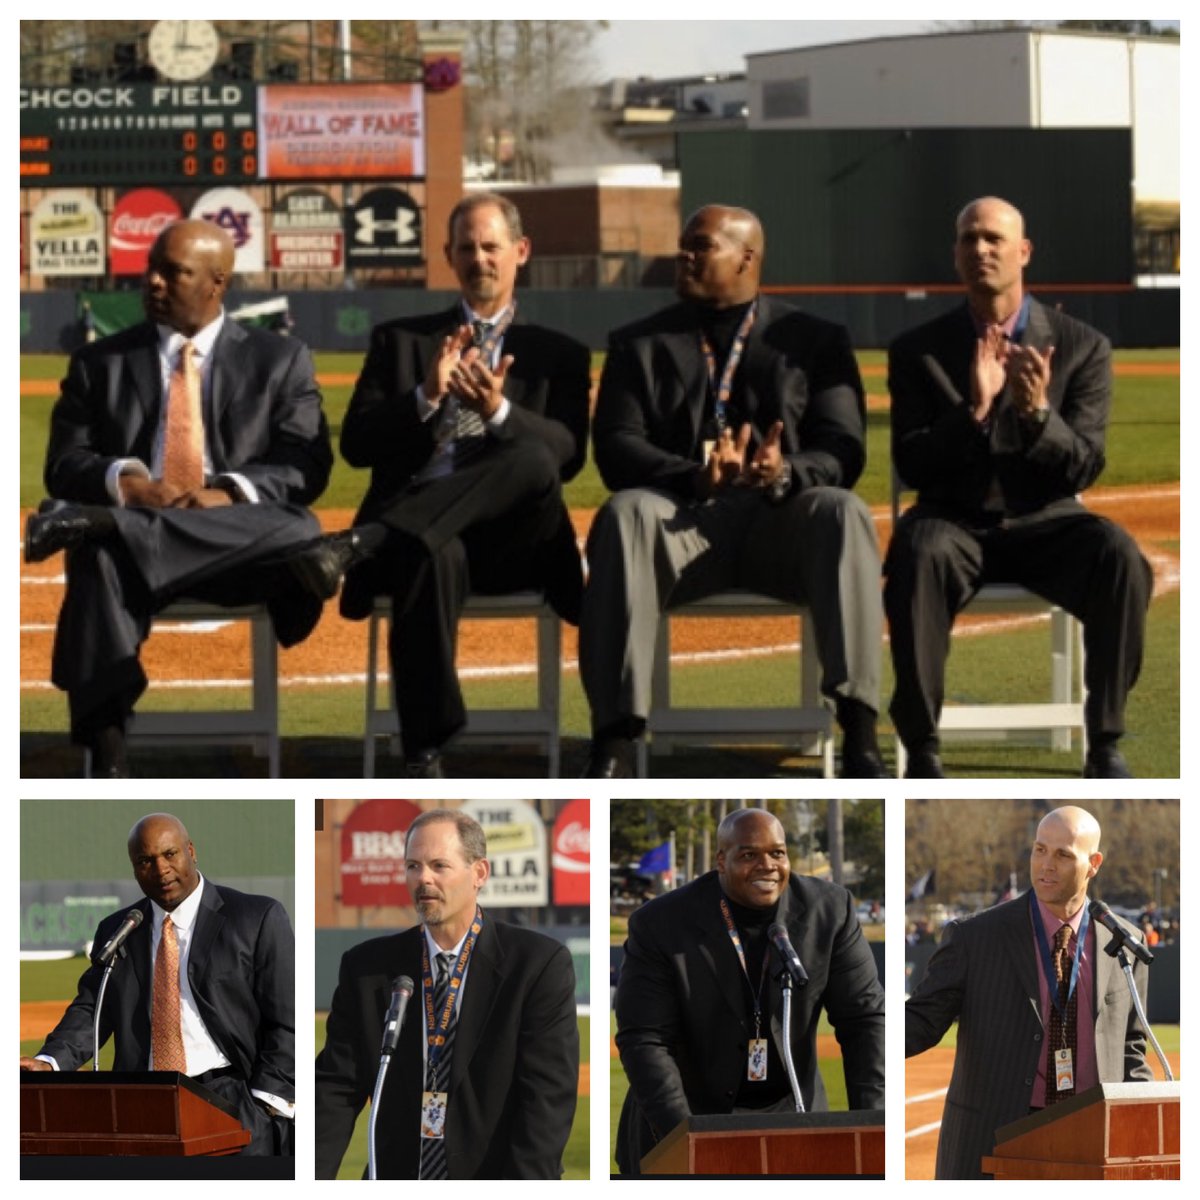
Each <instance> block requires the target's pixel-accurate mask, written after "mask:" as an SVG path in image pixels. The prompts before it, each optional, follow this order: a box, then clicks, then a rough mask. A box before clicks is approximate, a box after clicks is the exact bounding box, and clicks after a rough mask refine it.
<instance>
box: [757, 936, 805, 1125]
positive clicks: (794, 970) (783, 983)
mask: <svg viewBox="0 0 1200 1200" xmlns="http://www.w3.org/2000/svg"><path fill="white" fill-rule="evenodd" d="M767 937H768V938H770V940H771V945H772V946H774V947H775V953H776V954H778V955H779V961H780V962H781V963H782V964H783V970H782V971H780V973H779V986H780V988H781V989H782V991H783V1014H782V1018H781V1020H780V1032H781V1033H782V1034H783V1065H784V1066H785V1067H786V1068H787V1075H788V1083H790V1084H791V1086H792V1100H793V1102H794V1103H795V1106H796V1111H797V1112H798V1113H802V1112H804V1096H803V1095H802V1094H801V1092H800V1080H799V1079H797V1077H796V1064H795V1062H794V1061H793V1060H792V985H793V984H799V985H800V986H801V987H803V986H804V985H805V984H806V983H807V982H808V972H807V971H806V970H805V969H804V964H803V963H801V961H800V955H798V954H797V953H796V948H795V947H794V946H793V945H792V941H791V938H789V937H788V935H787V930H786V929H785V928H784V927H783V925H782V924H780V922H778V921H776V922H775V923H774V924H773V925H772V926H771V928H770V929H768V930H767Z"/></svg>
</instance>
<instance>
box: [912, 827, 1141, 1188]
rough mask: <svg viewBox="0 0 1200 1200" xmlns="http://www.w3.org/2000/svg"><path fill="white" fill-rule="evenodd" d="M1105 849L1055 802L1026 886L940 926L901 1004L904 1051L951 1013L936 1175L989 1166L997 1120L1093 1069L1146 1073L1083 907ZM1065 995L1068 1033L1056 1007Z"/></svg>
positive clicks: (1098, 1079)
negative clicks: (986, 1159) (953, 1029)
mask: <svg viewBox="0 0 1200 1200" xmlns="http://www.w3.org/2000/svg"><path fill="white" fill-rule="evenodd" d="M1103 861H1104V855H1103V854H1102V853H1101V852H1100V825H1099V822H1097V820H1096V818H1095V817H1094V816H1092V814H1091V813H1089V812H1088V811H1087V810H1086V809H1082V808H1078V807H1076V806H1075V805H1066V806H1065V807H1063V808H1056V809H1054V810H1053V811H1052V812H1049V813H1047V814H1046V815H1045V816H1044V817H1043V818H1042V820H1041V822H1040V823H1039V824H1038V827H1037V833H1036V835H1035V837H1034V841H1033V846H1032V848H1031V850H1030V852H1029V879H1030V890H1029V891H1028V892H1026V893H1025V894H1024V895H1022V896H1018V897H1017V899H1015V900H1010V901H1008V902H1007V903H1006V904H998V905H997V906H996V907H995V908H989V909H987V910H986V911H984V912H981V913H978V914H976V915H975V916H972V917H964V918H963V919H962V920H959V921H951V922H950V923H949V924H948V925H947V926H946V927H945V928H944V929H943V930H942V938H941V944H940V945H939V946H938V948H937V951H936V952H935V953H934V955H933V957H932V958H931V959H930V960H929V966H928V968H927V969H926V971H925V975H924V977H923V978H922V980H921V982H920V983H919V984H918V985H917V988H916V990H915V991H914V993H913V994H912V996H910V997H909V999H908V1002H907V1004H905V1006H904V1054H905V1057H906V1058H910V1057H912V1055H914V1054H920V1053H921V1052H922V1051H924V1050H928V1049H930V1048H931V1047H932V1046H936V1045H937V1044H938V1042H940V1041H941V1039H942V1037H943V1035H944V1034H945V1033H946V1031H947V1030H948V1029H949V1028H950V1026H951V1025H952V1024H953V1023H954V1022H955V1021H957V1022H958V1048H957V1050H956V1051H955V1056H954V1073H953V1075H952V1076H951V1078H950V1090H949V1091H948V1092H947V1094H946V1106H945V1110H944V1112H943V1114H942V1126H941V1131H940V1132H939V1134H938V1153H937V1178H938V1179H984V1178H991V1177H990V1176H985V1175H984V1174H983V1168H982V1166H981V1159H982V1158H983V1156H984V1155H986V1154H991V1152H992V1149H993V1147H994V1146H995V1144H996V1139H995V1132H996V1130H997V1129H998V1128H1000V1126H1002V1125H1007V1124H1008V1123H1009V1122H1010V1121H1016V1120H1018V1119H1019V1118H1021V1117H1024V1116H1026V1115H1027V1114H1028V1113H1029V1112H1030V1110H1036V1109H1041V1108H1044V1107H1046V1105H1048V1104H1055V1103H1057V1102H1058V1101H1059V1100H1063V1099H1069V1098H1070V1097H1071V1096H1074V1095H1076V1094H1078V1093H1080V1092H1084V1091H1086V1090H1087V1089H1088V1088H1090V1087H1093V1086H1094V1085H1095V1084H1097V1083H1120V1082H1122V1081H1131V1080H1150V1079H1152V1078H1153V1076H1152V1074H1151V1072H1150V1068H1149V1067H1148V1066H1147V1065H1146V1036H1145V1034H1144V1033H1143V1032H1142V1029H1141V1026H1140V1025H1139V1024H1138V1020H1137V1014H1136V1011H1135V1010H1134V1007H1133V1003H1132V1001H1131V1000H1130V998H1129V989H1128V988H1127V987H1126V986H1125V981H1124V980H1123V979H1122V978H1121V968H1120V966H1119V965H1118V964H1117V961H1116V959H1115V958H1112V957H1110V956H1109V955H1107V954H1105V953H1103V947H1104V946H1105V945H1106V944H1107V942H1108V934H1107V933H1106V932H1105V931H1104V930H1097V929H1096V928H1095V925H1094V923H1093V922H1091V921H1090V920H1089V914H1088V911H1087V903H1088V895H1087V891H1088V884H1089V883H1090V881H1091V880H1092V879H1094V878H1095V876H1096V872H1097V871H1099V869H1100V864H1101V863H1102V862H1103ZM1116 919H1117V920H1120V918H1119V917H1118V918H1116ZM1121 924H1122V925H1123V926H1124V927H1125V929H1126V932H1128V933H1129V934H1130V935H1131V936H1132V937H1135V938H1138V939H1139V940H1140V935H1139V934H1138V933H1137V931H1136V930H1135V929H1134V927H1133V926H1132V925H1129V924H1127V923H1126V922H1124V921H1121ZM1060 931H1064V932H1062V933H1061V934H1060ZM1055 959H1059V960H1060V961H1059V962H1058V963H1057V964H1056V963H1055V961H1054V960H1055ZM1133 970H1134V979H1135V981H1136V983H1137V987H1138V990H1139V992H1140V993H1141V996H1142V1001H1143V1005H1144V1003H1145V998H1146V978H1147V976H1146V968H1145V967H1144V966H1143V965H1142V964H1141V963H1140V962H1135V963H1134V967H1133ZM1059 978H1061V979H1062V980H1063V984H1064V986H1063V988H1062V991H1060V990H1059V982H1058V980H1059ZM1072 980H1073V982H1071V981H1072ZM1068 1008H1069V1010H1070V1012H1071V1015H1072V1019H1071V1022H1070V1023H1071V1024H1072V1025H1074V1035H1073V1037H1072V1036H1071V1035H1070V1033H1069V1031H1068V1030H1066V1029H1065V1028H1064V1023H1063V1020H1062V1016H1061V1014H1062V1013H1065V1012H1066V1011H1067V1010H1068ZM1056 1016H1057V1017H1058V1021H1057V1024H1056V1023H1055V1022H1056ZM1068 1042H1073V1045H1068Z"/></svg>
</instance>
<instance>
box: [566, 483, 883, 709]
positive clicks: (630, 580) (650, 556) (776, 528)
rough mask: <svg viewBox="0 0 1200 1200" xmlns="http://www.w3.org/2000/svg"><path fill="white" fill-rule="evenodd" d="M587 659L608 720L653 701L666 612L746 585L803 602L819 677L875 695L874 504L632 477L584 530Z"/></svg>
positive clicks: (834, 692)
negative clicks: (651, 484)
mask: <svg viewBox="0 0 1200 1200" xmlns="http://www.w3.org/2000/svg"><path fill="white" fill-rule="evenodd" d="M587 558H588V565H589V579H588V585H587V588H586V590H585V592H584V600H583V619H582V621H581V623H580V630H579V668H580V672H581V674H582V676H583V684H584V688H585V689H586V691H587V696H588V701H589V703H590V704H591V709H592V727H593V729H594V730H597V731H599V730H603V729H605V728H606V727H608V726H610V725H613V724H614V723H617V722H619V721H622V720H625V719H628V718H630V717H633V718H639V719H644V718H645V717H646V716H647V714H648V713H649V711H650V682H651V672H652V669H653V662H654V645H655V639H656V637H657V635H658V622H659V618H660V616H661V615H662V613H663V612H664V611H666V610H668V609H670V608H673V607H677V606H679V605H683V604H686V603H688V602H689V601H692V600H698V599H701V598H703V597H704V596H710V595H712V594H713V593H715V592H720V591H724V590H726V589H727V588H733V587H742V588H747V589H750V590H752V591H755V592H760V593H762V594H764V595H767V596H773V597H775V598H776V599H779V600H784V601H788V602H791V603H798V604H804V605H807V606H808V607H809V609H810V611H811V613H812V624H813V629H814V632H815V635H816V641H817V653H818V657H819V658H820V660H821V669H822V680H821V689H822V691H823V692H824V693H825V694H826V695H827V696H830V697H834V698H837V697H847V698H853V699H855V700H859V701H861V702H862V703H863V704H866V705H867V706H868V707H870V708H871V709H873V710H877V709H878V707H879V660H880V653H881V646H882V642H883V612H882V606H881V604H880V598H879V547H878V543H877V541H876V537H875V526H874V522H873V521H872V519H871V514H870V512H869V510H868V509H867V507H866V505H865V504H863V502H862V501H861V500H860V499H859V498H858V497H857V496H855V495H854V493H853V492H849V491H846V490H845V489H843V488H833V487H815V488H809V489H807V490H806V491H802V492H798V493H796V494H794V495H792V496H789V497H788V498H787V499H786V500H785V501H784V502H783V503H782V504H778V505H776V504H772V503H771V502H770V501H769V500H768V499H767V497H766V495H765V494H764V493H763V492H762V491H761V490H758V489H751V488H733V489H730V490H727V491H725V492H722V493H720V494H719V495H718V496H717V497H715V498H714V499H712V500H709V501H707V502H705V503H689V502H686V501H682V500H679V499H678V498H676V497H674V496H670V495H668V494H666V493H665V492H660V491H656V490H653V489H649V488H633V489H630V490H628V491H623V492H618V493H617V494H616V495H615V496H613V497H612V499H611V500H609V502H608V503H607V504H606V505H605V506H604V508H602V509H601V510H600V512H599V514H598V515H597V517H596V520H595V522H594V524H593V525H592V531H591V535H590V536H589V538H588V550H587Z"/></svg>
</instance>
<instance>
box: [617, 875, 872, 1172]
mask: <svg viewBox="0 0 1200 1200" xmlns="http://www.w3.org/2000/svg"><path fill="white" fill-rule="evenodd" d="M721 895H722V893H721V887H720V883H719V882H718V879H717V873H716V872H715V871H710V872H709V873H708V874H706V875H702V876H701V877H700V878H699V879H697V880H695V882H693V883H690V884H687V885H686V886H684V887H682V888H680V889H679V890H678V891H675V892H668V893H666V895H663V896H660V897H658V898H657V899H655V900H652V901H650V903H649V904H647V905H645V906H644V907H642V908H640V909H638V910H637V912H635V913H634V914H633V915H632V916H631V917H630V919H629V938H628V940H627V941H626V943H625V959H624V962H623V963H622V966H621V977H620V980H619V982H618V984H617V1002H616V1013H617V1047H618V1049H619V1050H620V1052H621V1065H622V1066H623V1067H624V1068H625V1074H626V1076H627V1077H628V1079H629V1092H628V1094H627V1095H626V1097H625V1106H624V1108H623V1109H622V1110H621V1122H620V1126H619V1129H618V1131H617V1163H618V1165H619V1166H620V1168H621V1171H622V1173H624V1174H629V1173H636V1172H637V1171H638V1170H639V1164H640V1162H641V1159H642V1156H643V1155H645V1154H646V1153H647V1152H648V1151H649V1150H650V1149H651V1148H652V1147H653V1146H654V1145H655V1143H657V1142H658V1141H660V1140H661V1139H662V1138H663V1137H665V1136H666V1135H667V1134H668V1133H670V1131H671V1130H672V1129H674V1127H675V1126H676V1125H678V1124H679V1122H680V1121H682V1120H684V1119H685V1118H686V1117H688V1116H691V1115H700V1114H705V1113H727V1112H731V1111H732V1109H733V1105H734V1100H735V1097H736V1095H737V1091H738V1087H739V1085H740V1083H741V1081H742V1080H743V1079H744V1078H745V1075H746V1046H747V1043H748V1041H749V1039H750V1037H751V1036H752V1030H751V1028H750V1022H749V1020H748V1015H747V1004H746V993H745V987H746V985H745V982H744V979H743V976H742V968H741V965H740V963H739V960H738V957H737V953H736V951H735V950H734V949H733V945H732V943H731V942H730V938H729V932H728V930H727V929H726V927H725V922H724V919H723V918H722V916H721V911H720V899H721ZM776 919H777V920H778V921H779V922H780V923H781V924H782V925H784V927H785V928H786V929H787V930H788V934H789V936H790V938H791V942H792V945H793V946H794V947H795V948H796V953H797V954H798V955H799V956H800V961H801V962H802V963H803V964H804V967H805V969H806V970H807V972H808V977H809V982H808V984H807V986H805V987H802V988H798V989H796V991H795V992H794V993H793V1002H792V1053H793V1061H794V1063H795V1067H796V1076H797V1078H798V1079H799V1081H800V1090H801V1093H802V1095H803V1096H804V1104H805V1108H807V1109H808V1110H810V1111H820V1110H822V1109H825V1108H827V1107H828V1104H827V1102H826V1099H825V1089H824V1086H823V1085H822V1083H821V1077H820V1074H819V1073H818V1071H817V1052H816V1036H817V1020H818V1018H819V1016H820V1014H821V1010H822V1009H825V1011H826V1012H827V1013H828V1014H829V1020H830V1022H831V1023H832V1025H833V1027H834V1031H835V1032H836V1034H837V1039H838V1042H839V1044H840V1045H841V1048H842V1068H843V1070H844V1072H845V1077H846V1090H847V1094H848V1097H849V1104H850V1107H851V1108H855V1109H873V1108H882V1107H883V1099H884V1094H883V988H882V987H881V986H880V984H879V977H878V974H877V972H876V970H875V960H874V959H873V958H872V956H871V951H870V948H869V947H868V946H867V942H866V939H865V938H864V937H863V934H862V929H861V928H860V926H859V923H858V918H857V917H856V916H855V913H854V903H853V900H852V898H851V896H850V893H849V892H847V891H846V890H845V889H844V888H841V887H838V886H837V885H835V884H831V883H825V882H823V881H821V880H819V879H811V878H809V877H807V876H804V875H795V874H793V875H792V876H791V877H790V879H789V880H788V887H787V891H786V892H785V893H784V895H783V897H782V898H781V900H780V902H779V909H778V914H777V918H776ZM781 1003H782V1001H781V997H780V986H779V983H778V981H772V982H771V984H770V991H769V1011H770V1013H771V1037H772V1038H773V1039H774V1041H775V1045H776V1048H777V1050H778V1051H779V1053H780V1055H782V1053H783V1045H782V1028H781V1024H780V1013H781V1011H782V1008H781Z"/></svg>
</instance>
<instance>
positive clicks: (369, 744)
mask: <svg viewBox="0 0 1200 1200" xmlns="http://www.w3.org/2000/svg"><path fill="white" fill-rule="evenodd" d="M378 667H379V614H378V613H375V612H373V613H372V614H371V621H370V624H369V625H368V627H367V683H366V716H365V719H364V722H363V730H364V732H363V778H364V779H374V778H375V697H376V686H377V675H376V672H377V670H378Z"/></svg>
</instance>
